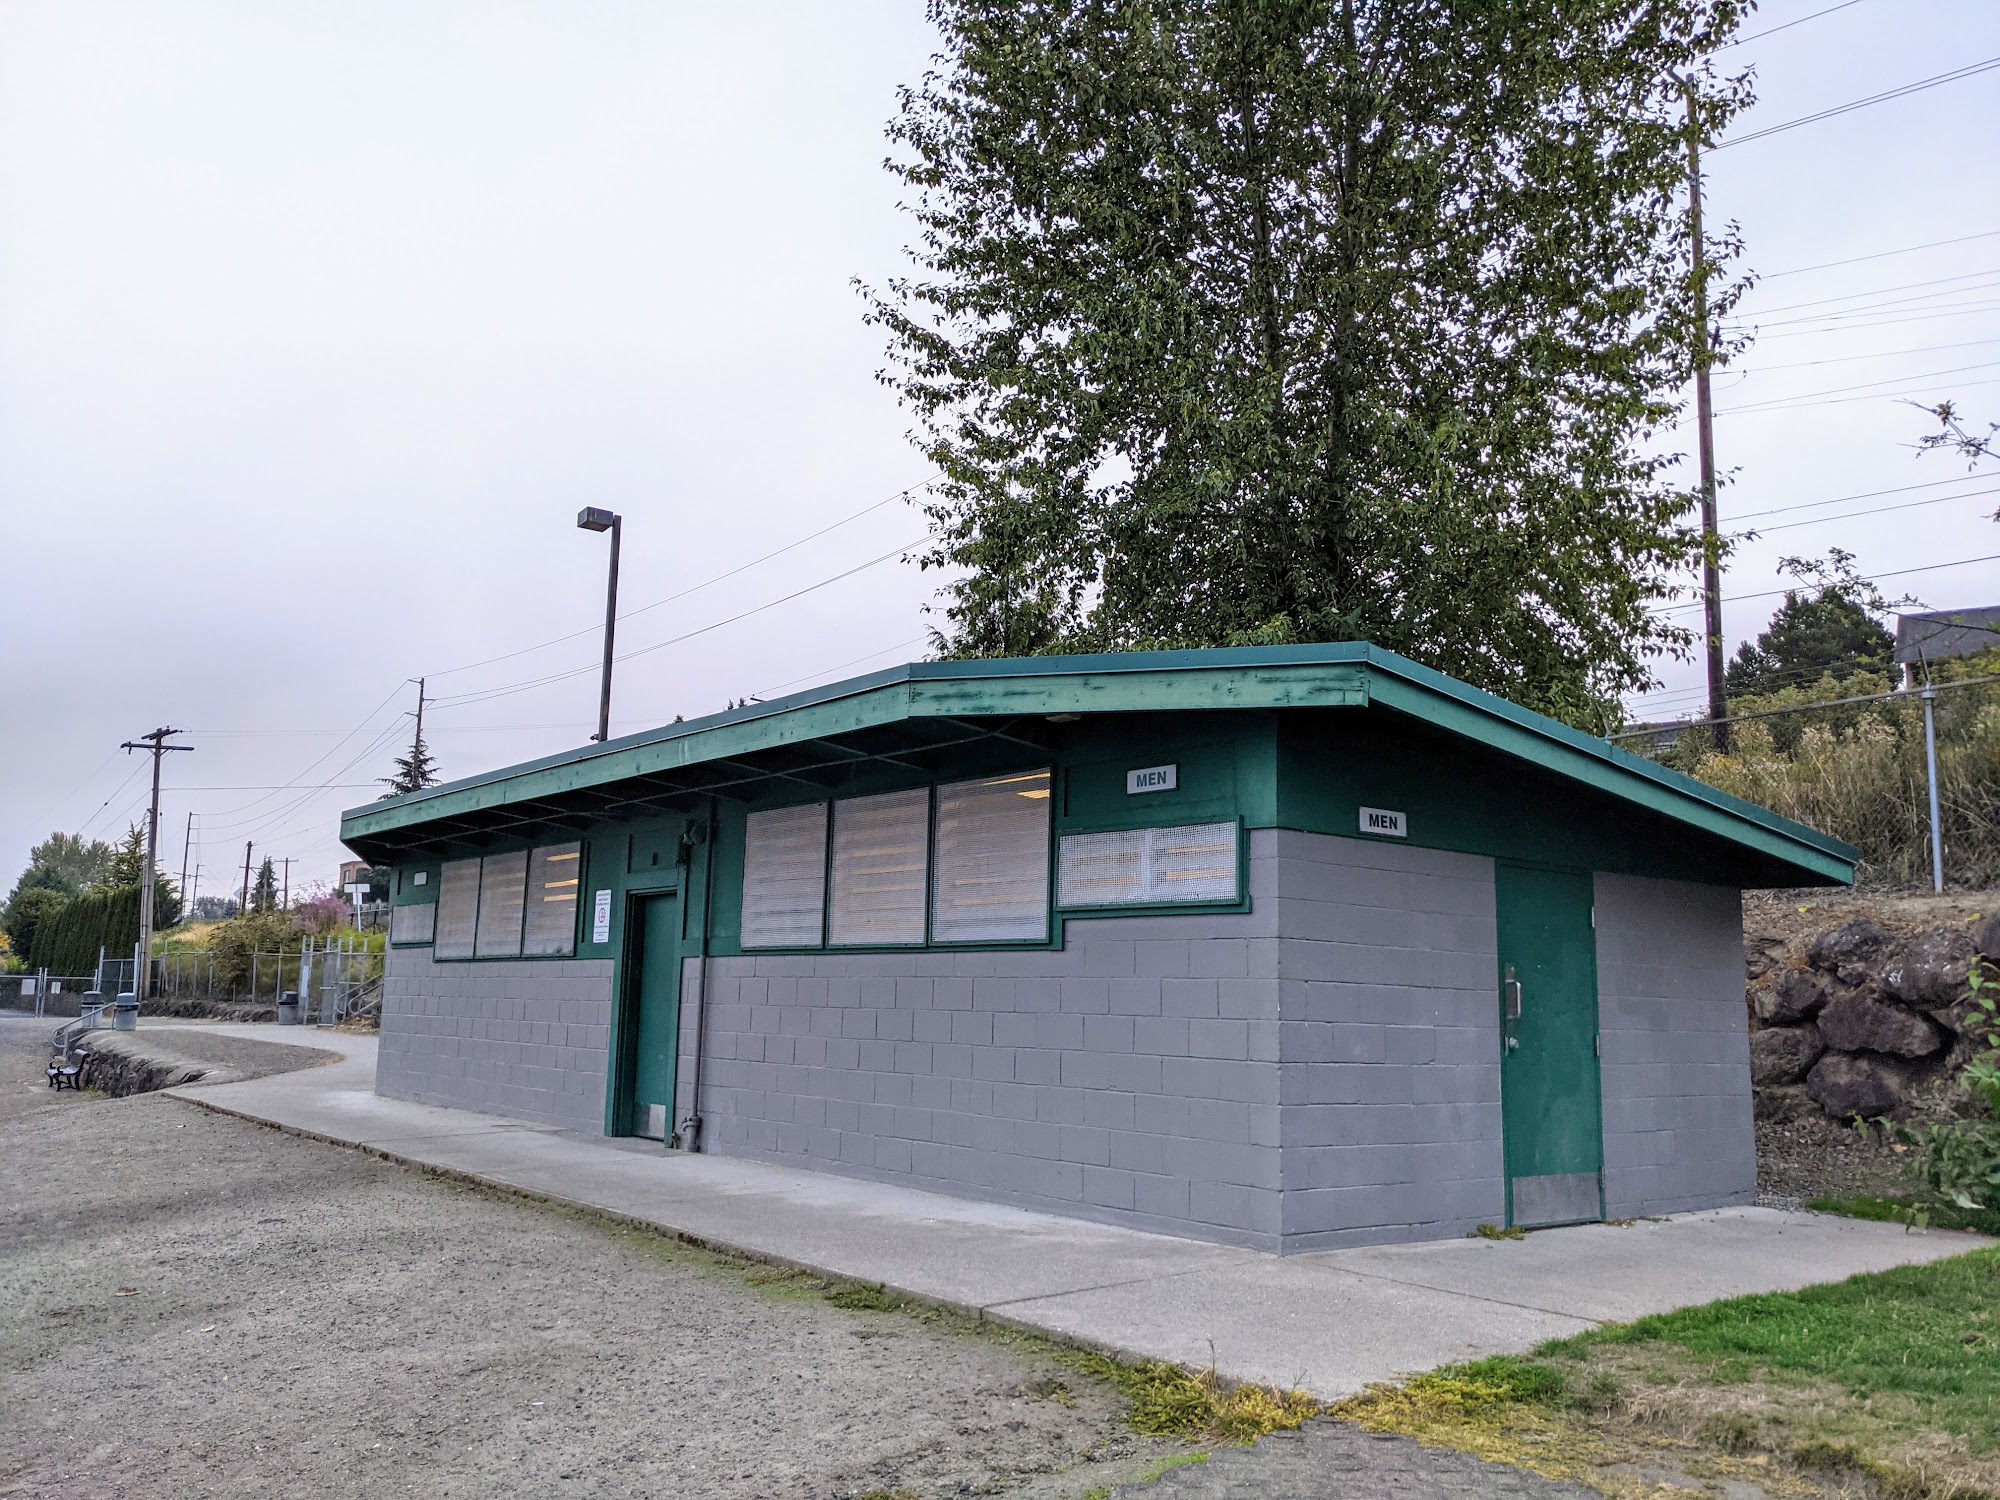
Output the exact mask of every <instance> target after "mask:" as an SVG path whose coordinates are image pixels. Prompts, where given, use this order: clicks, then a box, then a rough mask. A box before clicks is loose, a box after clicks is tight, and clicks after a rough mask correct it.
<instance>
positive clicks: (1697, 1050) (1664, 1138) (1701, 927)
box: [1596, 875, 1757, 1219]
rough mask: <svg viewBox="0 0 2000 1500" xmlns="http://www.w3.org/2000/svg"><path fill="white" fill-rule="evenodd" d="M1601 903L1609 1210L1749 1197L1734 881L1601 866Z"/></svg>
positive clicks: (1750, 1150)
mask: <svg viewBox="0 0 2000 1500" xmlns="http://www.w3.org/2000/svg"><path fill="white" fill-rule="evenodd" d="M1596 904H1597V1004H1598V1027H1599V1030H1600V1032H1601V1034H1602V1037H1603V1047H1604V1062H1603V1076H1604V1207H1605V1212H1606V1213H1607V1214H1609V1215H1610V1216H1611V1217H1612V1218H1615V1219H1623V1218H1630V1217H1632V1216H1634V1215H1636V1214H1642V1213H1649V1214H1661V1213H1679V1212H1683V1211H1685V1210H1688V1209H1697V1208H1719V1207H1722V1206H1724V1205H1726V1204H1732V1203H1748V1202H1750V1201H1751V1200H1752V1199H1754V1198H1755V1197H1756V1194H1757V1148H1756V1137H1755V1134H1754V1131H1753V1128H1752V1125H1751V1104H1750V1034H1749V1018H1748V1016H1747V1015H1746V1013H1745V1010H1744V1005H1743V909H1742V899H1741V896H1740V894H1739V893H1738V892H1737V891H1735V890H1732V889H1729V888H1727V887H1722V886H1708V885H1689V884H1685V883H1683V882H1680V881H1673V880H1646V879H1640V878H1638V877H1634V876H1627V875H1599V876H1598V877H1597V891H1596Z"/></svg>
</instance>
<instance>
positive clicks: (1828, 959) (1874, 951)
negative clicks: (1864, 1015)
mask: <svg viewBox="0 0 2000 1500" xmlns="http://www.w3.org/2000/svg"><path fill="white" fill-rule="evenodd" d="M1895 951H1896V940H1895V939H1894V938H1893V937H1891V936H1889V934H1888V933H1886V932H1884V931H1883V930H1882V929H1881V928H1880V927H1877V926H1876V925H1875V924H1874V923H1873V922H1871V921H1869V920H1868V918H1866V917H1856V918H1855V919H1854V920H1853V921H1852V922H1844V923H1842V924H1841V925H1840V926H1838V927H1836V928H1834V929H1833V930H1832V931H1831V932H1822V933H1821V934H1820V935H1819V936H1818V937H1816V938H1814V939H1813V944H1812V946H1811V947H1810V948H1808V949H1806V962H1807V963H1809V964H1811V965H1812V966H1813V967H1814V968H1815V969H1821V970H1824V971H1825V972H1827V973H1829V974H1838V975H1839V976H1840V977H1841V979H1843V980H1844V981H1846V982H1847V983H1848V984H1852V985H1865V984H1869V983H1872V982H1873V981H1874V980H1875V978H1876V976H1877V975H1878V974H1880V972H1881V970H1882V969H1883V968H1884V967H1885V961H1886V960H1889V959H1890V958H1891V957H1892V956H1893V955H1894V953H1895Z"/></svg>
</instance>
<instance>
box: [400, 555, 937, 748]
mask: <svg viewBox="0 0 2000 1500" xmlns="http://www.w3.org/2000/svg"><path fill="white" fill-rule="evenodd" d="M928 540H930V533H925V534H924V535H923V536H920V537H917V538H915V539H914V540H912V541H908V542H905V543H904V544H903V545H901V546H900V547H892V548H891V549H890V550H889V551H887V552H884V553H883V554H882V555H881V556H880V557H873V558H870V559H869V560H868V561H867V562H864V563H856V564H855V565H854V566H853V567H851V568H848V569H846V570H844V571H842V572H839V573H835V574H834V575H833V576H832V577H830V578H822V579H820V580H818V581H817V582H815V583H809V584H807V585H806V586H805V587H804V588H799V589H794V590H793V591H792V592H791V593H789V594H785V595H783V596H782V597H780V598H777V599H772V600H770V601H768V602H766V603H764V604H759V605H756V606H754V607H752V608H750V609H746V610H742V611H739V612H738V613H736V614H733V615H730V616H728V617H727V618H726V619H721V620H714V621H711V622H710V623H709V624H707V625H702V626H698V627H696V628H695V629H693V630H688V631H683V632H682V633H681V634H680V635H676V636H670V637H669V638H668V639H666V640H664V641H655V642H654V643H653V644H651V645H649V646H640V647H638V648H637V649H636V650H632V651H627V652H625V653H623V654H622V655H620V656H617V657H615V658H614V660H616V661H620V662H626V661H631V660H632V659H633V658H635V657H640V656H648V655H651V654H652V653H653V652H655V651H664V650H665V649H666V648H667V647H669V646H678V645H680V644H681V643H682V642H683V641H691V640H693V639H694V638H695V637H697V636H702V635H707V634H708V633H709V632H710V631H714V630H720V629H722V627H723V626H725V625H734V624H735V623H736V622H737V621H739V620H747V619H749V618H750V617H751V616H752V615H759V614H762V613H763V612H764V611H765V610H768V609H776V608H777V607H778V606H779V605H781V604H789V603H790V602H791V601H792V600H794V599H799V598H803V597H804V596H805V595H807V594H810V593H814V592H817V591H818V590H820V589H823V588H826V587H827V586H828V585H830V584H835V583H839V582H840V581H841V580H842V579H844V578H852V577H853V576H854V575H855V574H856V573H861V572H865V571H866V570H867V569H869V568H873V567H877V566H879V565H881V564H882V563H885V562H887V561H889V559H890V558H892V557H900V556H903V555H905V554H907V553H909V552H910V551H911V550H912V549H914V548H916V547H919V546H922V545H923V543H924V542H926V541H928ZM598 670H599V664H598V663H596V662H592V663H590V664H588V665H586V666H581V667H572V668H570V669H569V670H568V671H565V672H552V673H550V674H548V675H547V676H545V677H537V678H532V679H530V680H528V681H526V682H517V683H510V684H507V685H505V686H501V687H496V688H480V689H475V690H473V691H470V692H465V693H458V694H454V695H451V696H448V697H443V698H438V699H436V700H434V705H433V706H435V707H437V708H441V709H442V708H462V707H465V706H466V705H467V704H472V703H490V702H491V701H492V700H493V699H495V698H504V697H507V696H508V695H510V694H512V693H522V692H527V691H529V690H530V689H533V688H538V687H546V686H548V685H549V684H550V683H555V682H565V681H567V680H569V679H570V678H572V677H581V676H583V675H584V674H585V673H588V672H595V671H598Z"/></svg>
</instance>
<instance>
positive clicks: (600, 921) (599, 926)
mask: <svg viewBox="0 0 2000 1500" xmlns="http://www.w3.org/2000/svg"><path fill="white" fill-rule="evenodd" d="M590 940H591V941H592V942H593V943H608V942H610V941H611V892H609V891H599V892H598V893H597V904H596V905H595V906H593V907H592V908H591V912H590Z"/></svg>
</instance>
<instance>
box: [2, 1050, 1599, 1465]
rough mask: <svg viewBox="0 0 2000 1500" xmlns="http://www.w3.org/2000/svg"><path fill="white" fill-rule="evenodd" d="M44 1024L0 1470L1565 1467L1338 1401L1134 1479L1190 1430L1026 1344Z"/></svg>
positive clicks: (6, 1223)
mask: <svg viewBox="0 0 2000 1500" xmlns="http://www.w3.org/2000/svg"><path fill="white" fill-rule="evenodd" d="M48 1029H49V1028H47V1027H45V1026H42V1025H41V1024H39V1023H31V1024H29V1025H26V1026H23V1025H22V1024H20V1023H17V1022H0V1100H5V1101H8V1103H7V1105H6V1106H5V1114H4V1116H0V1117H4V1118H5V1120H6V1126H7V1128H6V1133H5V1137H4V1139H5V1141H6V1150H5V1152H4V1153H0V1411H5V1412H6V1413H7V1418H6V1420H5V1421H3V1422H0V1496H7V1497H13V1496H44V1495H46V1496H57V1495H62V1496H79V1495H80V1496H89V1497H119V1500H124V1497H133V1500H139V1497H156V1496H157V1497H166V1496H183V1495H194V1494H199V1495H203V1496H216V1497H235V1496H243V1497H252V1496H254V1497H257V1500H264V1497H276V1496H283V1497H302V1500H328V1497H336V1496H377V1495H400V1494H422V1495H430V1496H439V1497H473V1496H480V1497H484V1496H491V1495H500V1494H509V1495H511V1494H535V1495H544V1494H562V1495H565V1496H569V1495H576V1496H587V1497H622V1496H656V1495H686V1496H699V1497H702V1500H729V1497H743V1500H753V1497H754V1500H794V1497H796V1500H853V1497H861V1496H873V1497H877V1500H931V1497H938V1500H942V1497H945V1496H958V1495H968V1494H996V1495H1005V1496H1009V1497H1013V1500H1080V1497H1082V1496H1083V1495H1085V1494H1086V1493H1087V1492H1091V1491H1096V1492H1097V1493H1100V1494H1101V1493H1103V1490H1104V1489H1105V1488H1115V1487H1117V1486H1119V1485H1125V1486H1126V1487H1127V1488H1126V1489H1125V1490H1123V1491H1121V1492H1120V1493H1122V1494H1126V1495H1130V1496H1134V1497H1141V1496H1157V1497H1159V1500H1182V1497H1194V1500H1208V1497H1213V1500H1233V1497H1238V1496H1242V1497H1251V1496H1255V1497H1258V1500H1286V1497H1291V1500H1332V1497H1340V1500H1349V1497H1352V1500H1364V1497H1374V1496H1381V1495H1391V1496H1410V1497H1417V1496H1423V1497H1439V1500H1457V1497H1467V1496H1482V1497H1483V1496H1494V1497H1500V1496H1528V1497H1536V1500H1540V1497H1551V1500H1552V1497H1556V1496H1561V1495H1569V1494H1574V1493H1580V1492H1574V1491H1570V1490H1567V1489H1564V1488H1562V1487H1558V1486H1550V1485H1547V1484H1545V1483H1544V1482H1542V1481H1540V1480H1535V1479H1531V1478H1529V1477H1528V1476H1525V1475H1522V1474H1520V1473H1518V1472H1516V1471H1514V1470H1509V1469H1500V1468H1494V1467H1491V1466H1487V1465H1482V1464H1480V1463H1478V1462H1477V1461H1475V1460H1472V1459H1468V1458H1464V1457H1461V1456H1459V1455H1455V1454H1445V1453H1437V1452H1432V1451H1430V1450H1425V1449H1420V1448H1418V1447H1417V1446H1416V1445H1415V1444H1412V1443H1409V1442H1407V1441H1405V1440H1401V1439H1378V1438H1373V1437H1369V1436H1367V1435H1365V1434H1362V1433H1360V1432H1358V1431H1357V1430H1354V1429H1350V1428H1345V1427H1340V1426H1337V1425H1334V1424H1326V1423H1319V1424H1314V1425H1313V1426H1312V1427H1310V1428H1308V1429H1307V1431H1306V1433H1305V1434H1304V1435H1280V1436H1278V1437H1275V1438H1270V1439H1266V1440H1265V1441H1264V1442H1263V1443H1260V1444H1259V1445H1258V1446H1257V1447H1256V1448H1254V1449H1250V1450H1226V1451H1223V1452H1220V1453H1217V1454H1216V1455H1215V1456H1214V1457H1213V1459H1212V1460H1211V1461H1210V1462H1209V1463H1207V1464H1205V1465H1202V1466H1199V1467H1193V1468H1187V1469H1180V1470H1175V1471H1173V1472H1171V1473H1169V1474H1168V1475H1167V1476H1166V1477H1165V1478H1164V1479H1163V1480H1162V1481H1161V1482H1160V1483H1159V1484H1156V1485H1136V1486H1135V1484H1134V1481H1137V1480H1138V1479H1140V1477H1141V1476H1142V1475H1143V1474H1144V1473H1145V1472H1148V1471H1149V1470H1150V1468H1151V1466H1152V1465H1153V1464H1155V1463H1157V1462H1158V1461H1159V1460H1161V1459H1162V1458H1164V1457H1168V1456H1171V1455H1175V1454H1179V1453H1182V1452H1185V1451H1186V1450H1185V1447H1184V1445H1179V1444H1172V1443H1164V1442H1159V1441H1154V1440H1143V1439H1138V1438H1135V1437H1134V1436H1133V1435H1132V1434H1131V1433H1130V1431H1129V1430H1128V1429H1127V1428H1126V1426H1125V1424H1124V1421H1123V1403H1122V1402H1121V1401H1120V1400H1119V1399H1118V1398H1117V1397H1116V1396H1115V1395H1114V1394H1113V1393H1112V1392H1111V1391H1110V1390H1108V1389H1107V1388H1104V1387H1101V1386H1098V1385H1095V1384H1093V1383H1092V1382H1091V1381H1089V1380H1087V1379H1085V1378H1083V1377H1081V1376H1079V1375H1078V1374H1077V1373H1075V1372H1074V1371H1072V1370H1069V1369H1067V1368H1066V1367H1064V1366H1063V1365H1062V1364H1061V1363H1060V1362H1059V1361H1058V1360H1057V1359H1056V1358H1055V1356H1054V1355H1053V1354H1052V1352H1051V1351H1050V1350H1049V1348H1048V1347H1047V1346H1046V1345H1043V1344H1041V1343H1039V1342H1037V1341H1035V1340H1032V1339H1029V1338H1025V1337H1021V1336H1016V1335H1013V1334H1009V1333H1006V1332H1004V1331H985V1332H981V1331H975V1330H973V1329H971V1328H969V1327H968V1326H966V1325H964V1324H962V1323H959V1322H957V1321H955V1320H951V1319H943V1318H931V1317H924V1316H912V1315H910V1314H906V1313H903V1312H898V1311H870V1310H867V1309H866V1308H865V1307H864V1308H857V1307H852V1306H849V1307H842V1306H838V1305H835V1304H834V1303H831V1302H829V1301H828V1299H827V1298H826V1297H825V1296H824V1295H822V1294H821V1292H820V1290H819V1289H818V1288H817V1287H816V1286H814V1285H812V1284H809V1283H806V1282H804V1281H803V1280H802V1279H801V1278H796V1277H787V1276H783V1275H781V1274H780V1273H778V1272H775V1271H773V1270H771V1269H770V1268H766V1267H760V1266H747V1265H743V1264H740V1263H733V1262H730V1261H727V1260H724V1259H721V1258H718V1257H714V1256H710V1255H707V1254H704V1253H702V1252H699V1251H695V1250H691V1249H687V1248H684V1247H681V1246H678V1245H675V1244H672V1243H669V1242H666V1241H663V1240H661V1239H658V1238H656V1237H653V1236H650V1235H642V1234H639V1233H637V1232H629V1231H625V1230H621V1229H617V1228H614V1227H610V1226H607V1225H605V1224H603V1223H600V1222H599V1221H596V1220H593V1219H589V1218H586V1217H584V1216H581V1215H576V1214H570V1213H566V1212H562V1211H559V1210H555V1209H551V1208H548V1207H545V1206H541V1205H536V1204H532V1203H527V1202H519V1201H514V1200H511V1199H507V1198H504V1197H499V1196H496V1195H493V1194H489V1193H485V1192H481V1191H478V1190H474V1189H471V1188H466V1187H462V1186H459V1185H457V1184H454V1183H451V1182H449V1181H446V1180H443V1179H439V1178H433V1177H429V1176H425V1175H423V1174H421V1173H419V1172H415V1171H412V1170H409V1169H406V1168H403V1167H399V1166H396V1165H393V1164H391V1163H388V1162H384V1161H381V1160H379V1159H377V1158H374V1157H371V1156H367V1155H364V1154H362V1153H360V1152H355V1151H348V1150H343V1149H339V1148H336V1147H330V1146H325V1145H322V1144H319V1143H317V1142H313V1141H307V1140H302V1139H299V1138H297V1137H293V1136H289V1135H285V1134H283V1133H280V1132H278V1131H273V1130H266V1129H263V1128H261V1127H258V1126H256V1125H252V1124H250V1123H248V1122H245V1121H241V1120H237V1119H233V1118H230V1117H227V1116H221V1115H216V1114H212V1113H210V1112H209V1111H206V1110H202V1109H198V1108H196V1107H194V1106H193V1105H190V1104H188V1103H185V1102H183V1101H181V1100H177V1099H172V1098H168V1097H166V1096H164V1095H159V1094H146V1095H139V1096H136V1097H133V1098H129V1099H113V1100H104V1099H92V1098H86V1097H80V1096H78V1095H76V1094H74V1093H64V1094H61V1095H51V1094H50V1092H49V1091H48V1090H47V1088H46V1087H45V1085H44V1084H43V1082H42V1079H41V1076H40V1071H39V1070H40V1067H41V1057H42V1049H43V1048H45V1047H46V1044H47V1036H46V1032H47V1031H48ZM245 1045H247V1046H251V1047H257V1046H263V1047H265V1048H267V1049H270V1050H273V1051H275V1050H278V1049H275V1048H270V1044H258V1043H254V1042H251V1043H246V1044H245ZM283 1050H285V1051H290V1050H291V1049H283ZM238 1061H239V1062H242V1061H251V1062H255V1061H258V1060H257V1059H253V1058H250V1057H249V1056H248V1055H247V1054H246V1056H245V1057H244V1058H243V1059H239V1060H238ZM262 1061H263V1062H271V1061H272V1059H270V1058H268V1057H267V1058H264V1059H262ZM30 1064H31V1065H32V1068H30V1067H29V1066H28V1065H30ZM30 1083H32V1085H33V1088H34V1089H36V1090H39V1091H40V1092H38V1093H31V1092H30V1090H29V1088H28V1084H30ZM21 1100H27V1101H29V1102H28V1103H27V1104H26V1106H25V1107H20V1108H16V1107H14V1106H15V1105H17V1104H19V1103H20V1101H21Z"/></svg>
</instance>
